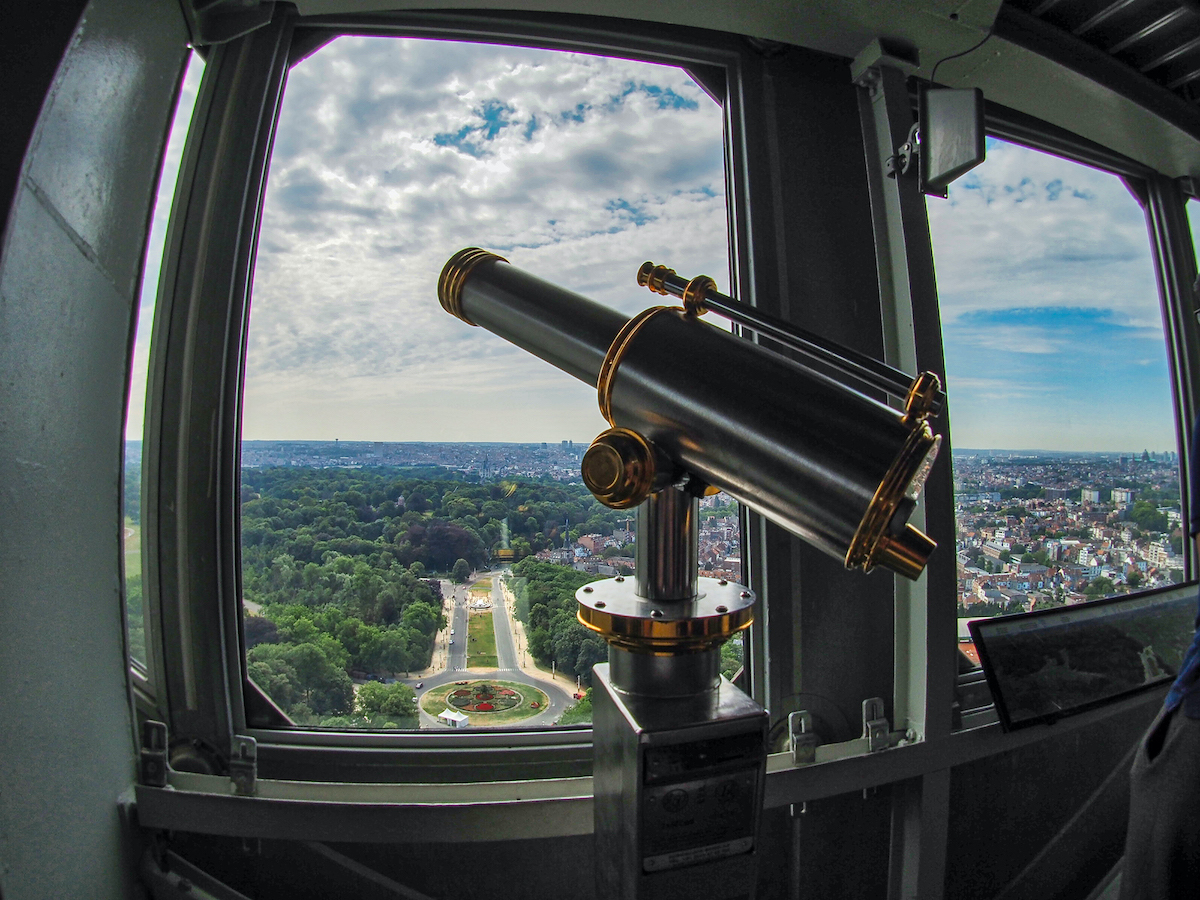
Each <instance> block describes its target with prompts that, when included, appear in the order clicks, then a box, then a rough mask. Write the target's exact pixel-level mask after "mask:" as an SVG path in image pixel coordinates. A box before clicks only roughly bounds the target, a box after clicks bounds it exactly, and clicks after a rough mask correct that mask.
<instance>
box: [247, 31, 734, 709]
mask: <svg viewBox="0 0 1200 900" xmlns="http://www.w3.org/2000/svg"><path fill="white" fill-rule="evenodd" d="M683 134H686V135H687V136H688V137H687V139H686V140H678V139H673V138H672V137H670V136H677V135H683ZM723 159H724V153H723V145H722V110H721V109H720V107H719V106H718V105H717V104H716V103H714V102H713V101H712V100H711V99H710V98H709V97H708V95H707V94H705V93H704V92H703V91H702V90H701V89H700V88H699V87H698V86H697V85H696V84H695V83H694V82H693V81H692V80H691V79H690V78H689V77H688V75H687V74H686V73H685V72H683V71H682V70H679V69H674V68H669V67H663V66H656V65H650V64H646V63H639V62H631V61H628V60H616V59H607V58H599V57H590V56H581V55H572V54H563V53H555V52H549V51H541V50H530V49H524V48H511V47H501V46H492V45H475V44H466V43H458V42H450V41H437V42H434V41H421V40H395V39H385V38H342V39H339V40H337V41H335V42H333V43H332V44H330V45H328V46H327V47H325V48H323V49H322V50H321V51H320V52H318V53H316V54H314V55H313V56H312V57H310V58H308V59H306V60H305V61H304V62H302V63H301V64H299V65H298V66H297V67H296V68H295V69H294V70H293V71H292V72H291V73H290V74H289V78H288V85H287V93H286V95H285V97H284V101H283V105H282V110H281V114H280V120H279V125H278V132H277V135H276V138H275V144H274V151H273V157H272V160H271V166H270V172H269V177H268V186H267V191H266V198H265V204H264V210H263V222H262V230H261V234H260V238H259V246H258V256H257V261H256V268H255V276H254V284H253V300H252V312H251V319H250V327H249V341H248V349H247V361H246V379H245V392H244V412H243V422H242V437H243V443H242V580H243V601H244V603H243V609H244V613H245V618H244V621H245V635H246V646H247V662H248V671H249V673H250V676H251V678H252V679H254V681H255V682H256V684H258V685H259V686H260V687H261V688H262V689H264V690H265V691H266V692H267V693H268V694H269V695H270V696H271V697H272V698H273V699H274V701H275V702H276V704H277V705H279V706H280V707H281V708H282V709H283V710H284V711H285V712H286V713H287V714H288V716H289V717H290V718H291V719H292V721H294V722H296V723H297V724H303V725H309V726H325V727H373V728H374V727H384V728H394V727H399V728H412V727H418V726H419V727H422V728H437V727H455V725H456V720H458V717H459V715H463V716H465V717H466V720H465V724H466V725H468V726H480V727H483V726H518V725H519V726H522V727H523V726H543V725H549V724H552V723H554V722H555V721H565V722H567V723H570V722H579V721H583V722H586V721H590V712H588V708H587V705H586V702H585V703H584V704H583V705H581V706H580V707H579V708H576V709H575V710H574V711H573V712H570V713H567V715H566V718H565V719H561V717H563V716H564V712H565V711H566V710H567V708H568V707H571V706H572V705H574V704H575V703H576V701H577V700H578V699H579V698H578V697H576V696H575V695H577V694H583V693H584V692H585V691H586V688H587V686H588V681H589V678H590V668H591V665H592V664H593V663H594V662H596V661H599V660H602V659H604V658H605V657H606V654H607V651H606V648H605V646H604V644H603V642H602V641H601V640H600V639H599V638H597V637H595V636H593V635H591V634H590V633H589V632H587V631H586V630H584V629H583V627H582V626H581V625H579V623H578V622H577V621H576V620H575V601H574V598H573V595H574V590H575V588H576V587H578V586H579V585H580V584H582V583H584V582H586V581H588V580H594V579H595V578H597V577H603V576H604V575H611V574H616V573H618V572H620V571H623V570H627V569H629V567H631V566H632V565H633V558H632V557H633V554H632V543H633V540H634V537H633V534H632V531H633V516H632V515H631V514H630V513H627V512H617V511H614V510H609V509H607V508H605V507H603V506H600V505H599V504H598V503H596V502H595V500H594V499H593V498H592V496H591V494H590V493H589V492H588V491H587V489H586V488H585V487H584V486H583V484H582V483H581V481H580V478H579V460H580V457H581V456H582V454H583V451H584V450H585V449H586V447H587V444H588V442H589V441H590V440H591V438H592V437H593V436H594V435H596V434H597V433H599V432H600V431H601V430H602V429H603V428H604V427H605V422H604V420H603V419H602V418H601V417H600V415H599V413H598V411H597V403H596V396H595V390H594V388H591V387H589V386H587V385H584V384H582V383H579V382H576V381H574V380H573V379H572V378H570V377H569V376H566V375H564V374H563V373H561V372H559V371H558V370H557V369H554V368H552V367H551V366H549V365H548V364H546V363H543V362H542V361H541V360H538V359H536V358H534V357H533V356H531V355H529V354H527V353H525V352H524V351H521V350H518V349H516V348H515V347H512V346H510V345H508V344H507V343H506V342H504V341H503V340H501V339H500V338H497V337H495V336H493V335H491V334H489V333H487V332H486V331H484V330H483V329H479V328H471V327H469V326H467V325H465V324H464V323H463V322H461V321H459V320H457V319H454V318H452V317H450V316H449V315H447V314H446V313H445V312H444V311H443V310H442V309H441V307H440V306H439V304H438V302H437V298H436V281H437V277H438V274H439V272H440V271H441V268H442V266H443V265H444V263H445V262H446V260H447V259H448V258H449V257H450V256H451V254H453V253H454V252H456V251H457V250H459V249H461V248H463V247H468V246H480V247H485V248H487V249H490V250H493V251H495V252H497V253H500V254H502V255H503V256H505V257H506V258H508V259H509V260H510V261H511V262H512V263H513V264H514V265H517V266H519V267H522V268H524V269H527V270H529V271H531V272H534V273H535V274H538V275H540V276H541V277H543V278H546V279H548V280H551V281H554V282H557V283H559V284H562V285H564V286H566V287H569V288H571V289H574V290H576V291H579V292H580V293H583V294H585V295H587V296H590V297H592V298H593V299H596V300H598V301H600V302H603V303H607V304H609V305H612V306H614V307H616V308H618V309H620V310H622V311H623V312H626V313H628V314H632V313H633V312H636V311H638V310H640V309H643V308H645V307H646V306H649V305H652V304H653V302H654V298H653V297H652V296H651V295H649V294H648V293H647V292H646V291H645V290H644V289H641V288H639V287H638V286H637V284H636V280H635V275H636V272H637V269H638V267H639V265H640V264H641V263H642V262H643V261H644V260H646V259H653V260H655V261H656V262H658V261H661V262H664V263H667V264H669V265H671V266H673V267H675V268H677V269H678V270H679V271H680V272H686V273H700V272H707V273H710V274H714V275H715V276H716V277H717V278H718V280H725V279H726V277H727V276H726V273H727V270H728V261H727V238H726V233H727V228H726V217H725V199H724V198H725V186H724V168H723ZM713 509H714V510H715V509H716V507H714V508H713ZM733 515H734V518H735V520H736V513H733ZM706 524H707V523H706ZM712 531H713V533H714V534H719V539H714V540H712V541H711V542H710V545H709V546H708V550H709V551H710V552H709V553H708V555H707V556H704V557H703V558H704V559H705V561H706V562H705V564H706V565H708V566H710V567H717V566H721V567H727V566H729V565H731V564H733V563H738V559H739V552H740V551H739V549H738V540H737V536H736V527H735V528H734V530H733V533H732V534H730V533H729V529H728V527H727V524H726V523H725V521H724V518H722V521H721V522H720V523H719V524H714V525H713V529H712ZM731 560H732V562H731ZM510 567H511V568H510ZM580 569H583V570H585V571H578V570H580ZM458 682H466V683H465V684H459V683H458ZM447 711H448V713H447V714H446V715H441V719H440V721H439V715H440V714H442V713H444V712H447Z"/></svg>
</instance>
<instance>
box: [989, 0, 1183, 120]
mask: <svg viewBox="0 0 1200 900" xmlns="http://www.w3.org/2000/svg"><path fill="white" fill-rule="evenodd" d="M1004 7H1005V8H1007V9H1016V10H1020V11H1021V12H1023V13H1026V14H1028V15H1030V16H1032V17H1034V18H1035V19H1038V20H1039V21H1041V22H1042V23H1044V24H1046V25H1048V26H1051V27H1053V28H1055V29H1057V30H1058V31H1060V32H1063V33H1064V37H1065V36H1066V35H1070V36H1071V37H1073V38H1075V39H1077V40H1079V41H1082V42H1083V43H1085V44H1088V45H1090V46H1091V47H1092V48H1093V49H1095V50H1099V51H1101V52H1103V53H1105V54H1107V55H1108V56H1110V57H1111V58H1113V59H1115V60H1116V61H1118V62H1120V63H1122V64H1124V65H1125V66H1128V67H1129V68H1130V69H1132V70H1134V71H1136V72H1138V73H1140V74H1141V75H1143V76H1145V77H1146V78H1148V79H1150V80H1151V81H1153V82H1154V83H1156V84H1158V85H1159V86H1161V87H1164V88H1166V89H1167V90H1169V91H1171V92H1172V93H1174V94H1175V95H1176V96H1178V97H1180V98H1181V99H1183V100H1185V101H1187V102H1189V103H1191V104H1195V105H1197V106H1200V0H1185V2H1180V0H1005V2H1004Z"/></svg>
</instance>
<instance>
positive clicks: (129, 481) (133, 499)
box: [122, 53, 204, 664]
mask: <svg viewBox="0 0 1200 900" xmlns="http://www.w3.org/2000/svg"><path fill="white" fill-rule="evenodd" d="M203 73H204V60H202V59H201V58H200V57H199V56H197V55H196V54H194V53H193V54H192V55H191V57H190V59H189V60H188V64H187V70H186V71H185V73H184V76H183V85H182V87H181V88H180V92H179V101H178V103H177V105H176V107H175V116H174V118H173V119H172V120H171V132H170V135H169V136H168V138H167V149H166V151H165V153H164V154H163V165H162V172H161V173H160V174H159V181H158V195H157V196H156V197H155V200H154V216H153V218H152V219H151V221H150V234H149V236H148V237H147V239H146V262H145V266H144V268H143V269H142V288H141V295H140V296H139V299H138V319H137V332H136V335H135V337H134V344H133V361H132V363H131V365H130V382H129V407H128V409H127V411H126V416H125V476H124V495H123V502H122V513H123V516H124V541H125V621H126V628H127V639H128V643H129V654H130V656H131V657H132V658H133V659H135V660H137V661H138V662H140V663H143V664H144V663H145V661H146V632H145V615H144V612H143V607H142V423H143V420H144V419H145V413H146V374H147V369H148V367H149V363H150V331H151V325H152V323H153V322H154V307H155V303H156V301H157V299H158V274H159V270H160V268H161V267H162V258H163V249H164V244H165V243H166V239H167V220H168V218H169V217H170V215H171V200H172V198H173V197H174V195H175V185H176V182H177V181H178V179H179V164H180V161H181V159H182V157H183V143H184V140H185V139H186V137H187V130H188V127H189V125H190V124H191V121H192V110H193V109H194V107H195V105H196V91H197V90H198V89H199V87H200V76H201V75H202V74H203Z"/></svg>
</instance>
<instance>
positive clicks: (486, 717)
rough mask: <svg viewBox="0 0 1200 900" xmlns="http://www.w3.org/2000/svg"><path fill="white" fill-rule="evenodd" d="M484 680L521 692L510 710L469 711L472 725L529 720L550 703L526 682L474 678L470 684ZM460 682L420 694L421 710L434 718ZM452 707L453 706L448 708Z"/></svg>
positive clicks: (507, 723) (445, 704) (508, 723)
mask: <svg viewBox="0 0 1200 900" xmlns="http://www.w3.org/2000/svg"><path fill="white" fill-rule="evenodd" d="M480 681H484V682H486V683H487V684H489V685H492V686H493V687H498V688H509V689H510V690H514V691H516V692H517V693H518V694H520V695H521V702H520V703H518V704H517V705H516V706H515V707H513V708H512V709H504V710H498V711H496V712H468V713H467V714H466V715H467V721H468V722H470V723H471V724H472V725H512V724H513V723H514V722H520V721H521V720H522V719H528V718H529V717H530V716H536V715H537V714H538V713H540V712H542V711H544V710H545V709H546V707H547V705H549V703H550V698H549V697H547V696H546V695H545V694H544V693H542V692H541V691H539V690H538V689H537V688H535V687H533V686H532V685H528V684H516V683H515V682H512V681H492V680H490V679H474V680H472V681H471V682H470V684H478V683H479V682H480ZM462 687H463V685H460V684H454V683H453V682H451V683H450V684H443V685H441V686H440V687H435V688H430V689H429V690H428V691H426V692H425V694H424V695H423V696H422V697H421V709H423V710H425V712H427V713H429V714H430V715H431V716H433V717H435V718H436V717H437V714H438V713H440V712H441V711H442V710H443V709H445V708H446V707H447V706H449V705H450V704H449V703H447V701H446V697H447V696H448V695H449V694H450V693H451V692H452V691H457V690H459V689H461V688H462ZM531 703H536V704H537V706H536V707H535V706H531V705H530V704H531ZM451 709H453V707H451Z"/></svg>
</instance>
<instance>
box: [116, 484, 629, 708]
mask: <svg viewBox="0 0 1200 900" xmlns="http://www.w3.org/2000/svg"><path fill="white" fill-rule="evenodd" d="M132 482H133V478H132V477H130V478H127V483H132ZM241 503H242V507H241V521H242V588H243V597H244V599H245V600H248V601H251V602H254V603H258V604H261V605H262V615H261V616H247V617H246V618H245V623H244V624H245V646H246V650H247V668H248V671H249V674H250V677H251V678H252V679H254V681H255V682H256V683H257V684H258V685H259V686H260V687H262V688H263V690H265V691H266V692H267V693H268V694H269V695H270V696H271V698H272V699H273V700H274V701H275V702H276V703H277V704H278V705H279V706H280V707H282V708H283V709H284V711H285V712H287V714H288V715H289V716H291V717H292V718H293V719H294V720H295V721H296V722H298V723H301V724H317V725H320V724H326V723H332V724H334V725H343V726H345V725H347V724H354V723H358V724H362V723H363V722H366V721H368V720H371V721H374V720H376V719H379V718H380V716H383V715H384V713H382V712H380V713H379V715H375V716H373V717H372V716H368V715H365V714H364V713H362V711H361V710H358V709H357V708H356V706H355V701H354V695H353V682H352V681H351V678H350V673H352V672H353V673H356V675H358V676H364V675H367V674H372V673H390V674H392V675H395V674H397V673H403V672H412V671H416V670H420V669H423V668H425V667H427V666H428V665H429V664H430V660H431V657H432V653H433V637H434V635H435V634H436V632H437V630H438V629H439V628H441V627H444V625H445V621H444V617H443V616H442V614H441V605H442V599H441V582H440V581H439V580H437V579H435V578H429V579H427V576H428V575H429V574H430V573H432V572H435V571H440V572H450V573H452V574H453V576H454V577H455V578H456V580H460V581H461V580H465V579H466V578H467V577H469V575H470V573H471V570H472V569H473V568H480V567H482V566H484V565H485V564H486V563H487V560H488V557H489V553H490V552H492V551H494V549H496V548H498V547H499V545H500V544H499V542H500V525H499V523H500V521H501V520H503V519H508V521H509V525H510V535H509V539H510V546H511V547H512V549H513V550H514V553H515V555H516V557H517V558H518V559H521V558H524V557H527V556H530V555H532V554H533V553H534V552H535V551H537V550H540V549H543V548H544V547H546V546H548V545H550V544H551V543H557V544H561V543H562V539H563V533H562V532H563V529H564V527H565V524H566V522H567V521H568V520H569V521H570V522H574V523H579V522H586V523H587V525H588V528H589V530H592V529H594V530H598V531H604V530H607V529H611V528H615V527H616V526H617V524H618V523H619V522H620V521H622V519H623V514H622V513H620V512H618V511H616V510H610V509H608V508H607V507H604V506H602V505H600V504H599V503H597V502H596V500H595V498H594V497H592V495H591V494H590V493H589V492H588V491H587V489H586V488H585V487H583V486H582V485H578V484H572V485H563V484H559V483H557V482H554V481H552V480H549V479H545V480H540V481H539V480H535V481H530V482H525V483H521V484H517V485H513V484H512V483H508V484H468V483H466V482H465V481H463V480H462V478H460V477H458V476H457V475H455V474H454V473H449V472H441V471H437V470H433V469H429V468H426V469H422V470H415V469H399V468H378V469H353V470H348V469H316V468H305V467H279V468H257V469H244V470H243V471H242V489H241ZM531 562H536V561H535V560H531ZM551 568H552V569H554V570H556V571H558V572H564V571H568V570H564V569H562V568H561V567H558V566H553V567H551ZM570 577H571V578H572V579H575V580H577V579H578V577H579V576H578V575H577V573H572V574H571V576H570ZM584 580H585V581H586V580H588V579H587V578H586V576H585V577H584ZM574 586H577V585H575V584H574V581H572V585H571V586H565V587H564V588H563V590H564V591H565V593H564V595H563V596H564V597H566V598H567V600H569V602H567V600H564V601H562V602H561V603H559V602H556V603H555V605H554V608H553V610H551V609H549V608H546V609H543V613H547V614H546V615H544V617H543V619H542V620H541V626H542V632H541V633H540V634H539V635H537V640H536V641H534V635H531V643H533V644H535V645H536V647H537V648H539V649H538V652H535V657H536V658H539V659H542V660H544V661H545V662H547V663H549V662H550V661H551V660H553V661H555V662H556V663H557V665H558V666H559V668H561V669H562V670H563V671H566V672H568V673H570V672H576V671H580V672H582V673H588V674H590V667H591V665H592V663H593V662H595V661H596V660H598V659H603V658H604V655H605V653H606V649H605V647H604V644H603V642H602V641H600V640H599V638H595V637H593V636H591V635H590V633H589V632H587V631H586V630H585V629H584V628H583V626H581V625H579V623H578V622H576V621H574V606H573V604H574V600H573V596H572V595H573V592H574ZM540 602H541V604H542V605H543V606H544V605H545V603H546V597H544V596H543V597H541V598H540ZM132 606H133V604H132V603H131V607H132ZM526 607H528V604H526ZM564 610H565V611H566V612H567V613H569V614H564V615H563V616H559V617H558V618H557V619H556V620H555V622H553V623H552V622H551V616H550V615H548V613H550V612H553V613H556V614H557V613H559V612H563V611H564ZM539 652H540V655H539ZM372 691H375V689H374V688H372ZM360 693H361V690H360ZM388 716H389V717H390V714H388ZM389 721H394V718H389Z"/></svg>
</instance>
